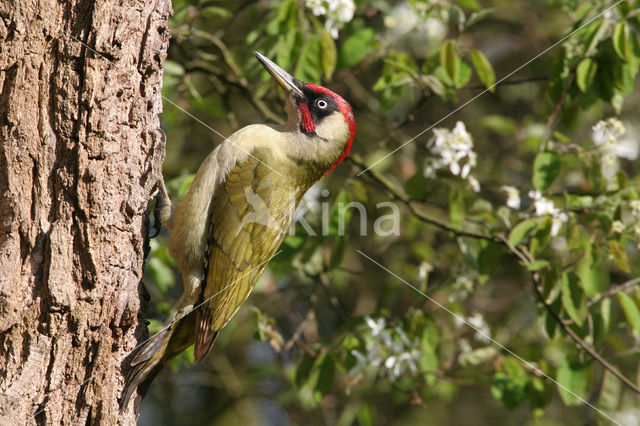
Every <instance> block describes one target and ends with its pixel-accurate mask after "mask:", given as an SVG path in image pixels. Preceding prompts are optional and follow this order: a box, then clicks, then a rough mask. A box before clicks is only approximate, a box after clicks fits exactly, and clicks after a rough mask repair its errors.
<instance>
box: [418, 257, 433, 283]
mask: <svg viewBox="0 0 640 426" xmlns="http://www.w3.org/2000/svg"><path fill="white" fill-rule="evenodd" d="M431 271H433V265H432V264H430V263H429V262H422V263H420V267H419V268H418V279H419V280H420V281H424V280H426V279H427V277H429V272H431Z"/></svg>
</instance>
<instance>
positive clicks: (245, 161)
mask: <svg viewBox="0 0 640 426" xmlns="http://www.w3.org/2000/svg"><path fill="white" fill-rule="evenodd" d="M256 56H257V57H258V59H259V60H260V62H262V64H263V65H264V66H265V68H267V70H268V71H269V72H270V73H271V75H272V76H273V77H274V78H275V80H276V81H277V82H278V83H279V84H280V85H281V87H282V88H283V89H284V92H285V95H286V100H287V111H288V114H289V117H288V121H287V123H286V124H285V125H284V126H282V128H280V129H275V128H272V127H270V126H265V125H259V124H254V125H250V126H246V127H244V128H242V129H240V130H238V131H237V132H235V133H234V134H233V135H231V136H230V137H229V138H228V139H226V140H225V141H224V142H223V143H222V144H220V145H219V146H218V147H217V148H216V149H214V150H213V152H211V154H209V155H208V156H207V158H205V160H204V161H203V163H202V165H201V166H200V168H199V169H198V172H197V173H196V175H195V177H194V180H193V182H192V184H191V187H190V188H189V191H188V192H187V194H186V195H185V197H184V199H182V200H181V201H180V202H179V203H178V205H177V206H175V208H174V206H173V204H172V203H171V200H169V198H168V196H167V195H166V190H165V189H164V184H162V185H160V186H161V189H162V190H161V193H160V201H159V202H160V204H161V212H162V213H161V217H162V223H163V224H164V225H165V227H166V228H167V229H168V230H169V253H170V254H171V256H172V258H173V259H174V260H175V262H176V265H177V267H178V269H179V270H180V272H181V274H182V282H183V285H184V291H183V294H182V301H181V303H180V308H179V310H178V312H177V313H176V317H175V319H174V321H173V322H172V323H171V324H170V325H169V326H168V327H166V328H164V329H163V330H161V331H160V332H158V333H157V334H156V335H155V336H153V337H152V338H151V339H149V340H148V341H147V342H144V343H143V344H142V345H141V346H140V347H139V348H136V350H135V352H134V355H133V358H132V359H131V362H130V369H129V372H128V375H127V383H126V386H125V391H124V395H123V397H122V399H121V405H120V406H121V409H123V410H124V409H125V408H126V407H127V406H128V405H129V399H130V398H131V396H132V395H133V393H134V391H135V390H136V389H138V390H139V392H140V393H144V392H145V391H146V388H147V387H148V385H149V384H150V382H151V380H153V378H154V377H155V375H156V374H157V373H158V371H160V369H161V368H162V366H163V365H165V364H166V363H167V362H169V361H170V360H171V359H173V358H174V357H175V356H176V355H178V354H179V353H180V352H182V351H183V350H185V349H186V348H187V347H189V346H190V345H192V344H193V345H194V355H195V360H196V362H200V361H202V360H203V359H204V358H205V357H206V355H207V353H208V352H209V351H210V350H211V347H212V345H213V343H214V341H215V338H216V336H217V334H218V332H219V331H220V329H222V328H223V327H224V326H225V325H226V324H227V322H228V321H229V320H230V319H231V317H233V315H234V314H235V313H236V311H237V310H238V309H239V308H240V306H241V305H242V303H244V301H245V300H246V299H247V297H248V296H249V294H250V292H251V290H252V289H253V287H254V285H255V283H256V281H257V280H258V278H259V277H260V275H261V273H262V271H263V269H264V268H265V266H266V265H267V263H268V262H269V260H270V259H271V257H273V255H274V254H275V252H276V250H277V249H278V247H279V246H280V244H281V242H282V240H283V238H284V237H285V236H286V234H287V232H288V230H289V226H290V223H291V220H292V218H293V215H294V212H295V210H296V208H297V206H298V203H299V202H300V200H301V199H302V197H303V196H304V194H305V192H306V191H307V190H308V189H309V187H311V185H313V184H314V183H315V182H317V181H318V180H320V179H321V178H322V177H323V176H324V174H326V173H327V172H328V171H329V170H331V169H332V168H333V167H334V166H335V165H336V164H337V163H339V162H340V161H341V160H342V158H344V156H345V155H346V154H347V152H348V150H349V147H350V145H351V141H352V140H353V136H354V132H355V122H354V121H353V113H352V111H351V107H350V106H349V104H348V103H347V102H346V101H344V99H342V98H341V97H339V96H338V95H336V94H335V93H333V92H331V91H329V90H327V89H325V88H323V87H320V86H314V85H307V84H306V83H303V82H300V81H298V80H296V79H294V78H293V77H291V76H290V75H289V74H288V73H286V72H285V71H284V70H282V69H281V68H280V67H278V66H277V65H276V64H274V63H273V62H271V61H270V60H268V59H267V58H265V57H264V56H262V55H260V54H259V53H256Z"/></svg>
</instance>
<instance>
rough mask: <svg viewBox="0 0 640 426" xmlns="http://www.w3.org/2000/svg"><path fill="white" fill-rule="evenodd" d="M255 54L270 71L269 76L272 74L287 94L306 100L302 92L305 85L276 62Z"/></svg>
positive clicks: (256, 52)
mask: <svg viewBox="0 0 640 426" xmlns="http://www.w3.org/2000/svg"><path fill="white" fill-rule="evenodd" d="M253 54H254V55H255V56H256V58H258V60H259V61H260V63H261V64H262V66H263V67H265V68H266V69H267V71H269V74H271V76H272V77H273V78H274V79H275V80H276V81H277V82H278V84H279V85H280V87H282V89H283V90H284V91H285V93H287V94H291V95H293V96H295V97H299V98H304V93H303V92H302V87H303V86H304V83H302V82H301V81H300V80H297V79H295V78H293V77H292V76H291V75H290V74H289V73H288V72H286V71H285V70H283V69H282V68H280V67H279V66H278V65H277V64H276V63H275V62H273V61H272V60H271V59H269V58H267V57H266V56H264V55H263V54H262V53H260V52H258V51H254V52H253Z"/></svg>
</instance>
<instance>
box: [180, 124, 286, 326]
mask: <svg viewBox="0 0 640 426" xmlns="http://www.w3.org/2000/svg"><path fill="white" fill-rule="evenodd" d="M277 135H278V132H276V131H275V130H273V129H271V128H270V127H268V126H262V125H251V126H247V127H244V128H242V129H240V130H238V131H237V132H236V133H234V134H233V135H231V136H230V137H229V138H228V139H227V140H225V141H224V142H223V143H222V144H220V145H219V146H218V147H217V148H216V149H214V150H213V151H212V152H211V154H209V155H208V156H207V158H206V159H205V160H204V161H203V163H202V165H201V166H200V168H199V169H198V172H197V173H196V175H195V177H194V179H193V183H192V184H191V187H190V188H189V191H188V192H187V194H186V195H185V197H184V198H183V199H182V200H181V201H180V202H179V203H178V204H177V206H176V209H175V212H174V214H173V218H172V222H173V227H172V229H171V233H170V237H169V252H170V253H171V256H172V257H173V259H174V260H175V262H176V264H177V266H178V269H180V272H181V273H182V278H183V284H184V293H183V301H182V306H181V308H180V313H181V314H182V313H186V312H188V311H189V310H190V309H191V307H193V306H194V305H195V303H196V302H197V300H198V298H199V297H200V295H201V293H202V289H201V288H200V286H201V284H202V282H204V281H205V278H206V277H205V271H204V269H205V268H204V263H205V249H206V245H207V244H208V240H209V229H208V217H209V215H210V212H211V208H212V202H213V200H214V199H215V198H216V193H217V191H218V188H219V187H220V186H221V185H222V183H223V182H225V181H226V180H227V178H228V176H229V174H230V173H231V171H232V170H233V169H234V167H235V166H236V165H237V164H242V163H244V161H245V160H246V159H252V158H253V160H254V161H255V158H254V157H252V155H253V154H251V152H252V151H253V150H254V149H255V148H256V147H258V146H260V145H261V144H265V143H266V142H269V141H273V140H274V136H277ZM265 141H266V142H265Z"/></svg>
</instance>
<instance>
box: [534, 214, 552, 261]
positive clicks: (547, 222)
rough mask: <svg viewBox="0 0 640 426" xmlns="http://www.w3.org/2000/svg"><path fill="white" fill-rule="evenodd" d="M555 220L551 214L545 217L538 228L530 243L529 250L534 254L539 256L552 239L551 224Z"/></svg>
mask: <svg viewBox="0 0 640 426" xmlns="http://www.w3.org/2000/svg"><path fill="white" fill-rule="evenodd" d="M552 225H553V221H552V220H551V218H550V217H549V216H547V217H545V218H544V219H543V220H542V222H540V224H539V225H538V230H537V231H536V233H535V234H534V235H533V237H532V238H531V242H530V243H529V251H530V252H531V254H532V255H534V256H537V255H538V254H539V253H540V252H541V251H542V250H544V248H545V247H546V246H547V244H549V241H551V226H552Z"/></svg>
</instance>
